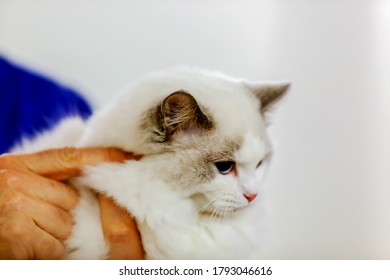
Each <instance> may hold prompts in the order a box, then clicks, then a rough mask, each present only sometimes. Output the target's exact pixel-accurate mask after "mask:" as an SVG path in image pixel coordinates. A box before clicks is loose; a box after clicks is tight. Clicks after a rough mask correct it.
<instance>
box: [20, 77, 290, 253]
mask: <svg viewBox="0 0 390 280" xmlns="http://www.w3.org/2000/svg"><path fill="white" fill-rule="evenodd" d="M287 88H288V84H286V83H279V84H277V83H257V84H256V83H248V82H245V81H243V80H238V79H232V78H229V77H226V76H223V75H221V74H217V73H211V72H206V71H200V70H190V69H186V70H177V71H171V72H162V73H156V74H152V75H148V76H146V77H145V78H143V79H141V80H139V81H138V82H136V83H134V84H133V85H131V86H130V87H129V88H128V89H126V90H125V91H123V92H122V93H121V94H120V95H119V96H118V97H116V98H115V99H114V100H113V101H112V102H110V103H109V104H108V105H107V106H106V107H105V108H103V110H101V111H100V112H98V113H97V114H96V115H94V116H93V117H92V118H91V120H90V121H88V123H87V124H84V123H82V121H81V120H79V119H69V120H67V121H65V122H64V123H62V124H61V125H60V126H59V127H58V128H57V129H55V130H54V131H52V132H50V133H48V134H46V135H42V136H41V137H40V139H37V140H36V141H34V142H33V143H32V144H25V145H24V147H25V148H26V147H28V148H27V150H28V151H32V150H34V149H42V148H51V147H58V146H64V145H73V146H107V147H118V148H121V149H123V150H126V151H131V152H134V153H136V154H140V155H143V157H142V158H141V159H140V160H139V161H127V162H125V163H123V164H117V163H103V164H99V165H97V166H91V167H86V168H85V170H84V172H83V175H82V176H80V177H79V178H76V179H75V180H73V181H72V183H73V184H75V185H76V186H78V187H79V188H80V191H81V200H80V204H79V205H78V207H77V208H76V209H75V210H74V216H75V226H74V229H73V232H72V235H71V237H70V238H69V239H68V240H67V241H66V247H67V251H68V254H67V256H66V258H69V259H105V258H107V253H108V249H107V246H106V244H105V242H104V238H103V233H102V229H101V224H100V217H99V207H98V204H97V201H96V197H95V195H94V194H93V193H92V192H91V191H90V190H89V189H88V188H92V189H94V190H95V191H99V192H104V193H106V194H107V195H109V196H112V197H113V198H114V199H115V200H116V201H117V202H118V204H120V205H122V206H123V207H125V208H127V209H128V210H129V212H131V213H132V215H133V216H134V217H135V219H136V221H137V225H138V228H139V231H140V233H141V237H142V242H143V247H144V250H145V253H146V257H147V258H149V259H240V258H244V259H245V258H250V256H251V254H252V253H253V252H254V251H255V250H257V249H256V248H257V245H258V239H259V238H258V237H259V235H261V232H256V224H257V220H258V216H259V215H261V214H262V213H259V212H258V209H257V207H256V204H257V202H258V201H257V200H258V199H256V196H258V193H259V190H260V186H261V183H260V182H261V178H262V176H263V173H264V171H265V169H266V165H267V162H268V156H267V155H268V154H269V152H270V143H269V140H268V136H267V134H266V132H265V128H266V120H265V119H266V118H265V114H266V113H267V111H268V110H269V109H270V108H271V107H272V105H273V104H274V103H275V102H276V101H277V100H279V99H280V98H281V97H282V96H283V95H284V93H285V92H286V90H287ZM65 136H66V137H67V138H68V139H66V140H65V141H64V137H65ZM24 151H26V149H24Z"/></svg>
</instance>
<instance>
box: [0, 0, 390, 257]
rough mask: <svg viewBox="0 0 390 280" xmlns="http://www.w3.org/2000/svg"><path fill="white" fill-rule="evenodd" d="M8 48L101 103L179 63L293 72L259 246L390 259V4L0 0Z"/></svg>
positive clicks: (273, 251)
mask: <svg viewBox="0 0 390 280" xmlns="http://www.w3.org/2000/svg"><path fill="white" fill-rule="evenodd" d="M0 53H1V54H3V55H5V56H7V57H8V58H12V60H14V61H16V62H19V63H22V64H23V65H26V66H29V67H31V68H33V69H35V70H37V71H39V72H41V73H44V74H46V75H49V76H51V77H53V78H55V79H57V80H58V81H60V82H62V83H64V84H67V85H71V86H73V87H74V88H77V89H78V90H79V91H81V92H83V93H84V94H85V95H86V96H87V97H88V98H89V99H90V100H91V101H92V103H93V104H94V105H95V107H100V106H101V105H102V104H104V103H105V102H107V101H108V100H109V99H110V98H111V96H112V94H113V93H115V92H116V91H117V90H119V89H120V88H122V87H123V86H124V85H126V84H128V83H129V82H131V81H132V80H133V79H134V78H135V77H138V76H140V75H141V74H143V73H146V72H150V71H155V70H160V69H163V68H166V67H171V66H175V65H194V66H199V67H203V68H208V69H212V70H220V71H223V72H226V73H227V74H230V75H233V76H238V77H246V78H248V79H255V80H261V79H267V80H273V79H275V80H278V79H288V80H290V81H292V83H293V86H292V88H291V91H290V94H289V96H288V97H287V99H286V100H285V102H284V103H283V104H282V105H281V106H280V108H279V110H278V111H277V112H276V115H275V118H274V125H273V126H272V128H271V133H272V135H273V138H274V139H275V146H276V152H275V157H274V161H273V165H272V168H271V170H270V173H269V175H268V179H267V181H266V184H267V191H266V192H265V193H264V194H263V196H262V197H261V199H262V200H261V201H262V202H263V203H267V205H268V208H269V209H268V212H267V213H259V215H263V216H264V215H266V217H267V220H269V221H270V222H271V224H270V227H269V235H268V237H269V239H268V241H267V242H266V243H265V244H264V246H263V250H262V252H261V253H260V256H259V257H261V258H266V259H345V258H346V259H390V202H389V200H390V1H386V0H366V1H364V0H361V1H353V0H340V1H337V0H331V1H320V0H314V1H313V0H294V1H292V0H257V1H254V0H253V1H250V0H240V1H238V0H237V1H226V0H219V1H202V0H201V1H180V0H165V1H157V0H155V1H141V0H139V1H124V0H111V1H97V0H56V1H53V0H34V1H29V0H25V1H22V0H0ZM259 234H262V233H259Z"/></svg>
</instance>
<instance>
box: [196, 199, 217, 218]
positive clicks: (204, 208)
mask: <svg viewBox="0 0 390 280" xmlns="http://www.w3.org/2000/svg"><path fill="white" fill-rule="evenodd" d="M217 199H218V197H216V198H215V199H213V200H210V201H209V202H208V203H206V204H205V205H203V206H202V207H201V208H199V209H198V213H200V214H202V213H203V212H204V211H206V208H207V207H208V206H209V205H210V204H212V203H213V202H215V201H216V200H217Z"/></svg>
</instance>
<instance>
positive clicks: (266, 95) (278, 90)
mask: <svg viewBox="0 0 390 280" xmlns="http://www.w3.org/2000/svg"><path fill="white" fill-rule="evenodd" d="M247 86H248V87H249V88H250V89H251V90H252V92H253V93H254V95H255V96H256V97H257V98H258V99H259V100H260V103H261V113H262V115H265V114H267V113H268V112H269V111H271V110H272V108H273V107H274V106H275V104H277V103H278V101H279V100H281V99H282V98H283V96H284V95H285V94H286V92H287V90H288V88H289V87H290V83H288V82H280V83H257V84H249V83H247Z"/></svg>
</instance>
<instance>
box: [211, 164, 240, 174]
mask: <svg viewBox="0 0 390 280" xmlns="http://www.w3.org/2000/svg"><path fill="white" fill-rule="evenodd" d="M235 164H236V163H235V162H234V161H219V162H216V163H215V166H216V167H217V169H218V171H219V173H221V174H222V175H226V174H229V173H230V172H232V170H233V169H234V166H235Z"/></svg>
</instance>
